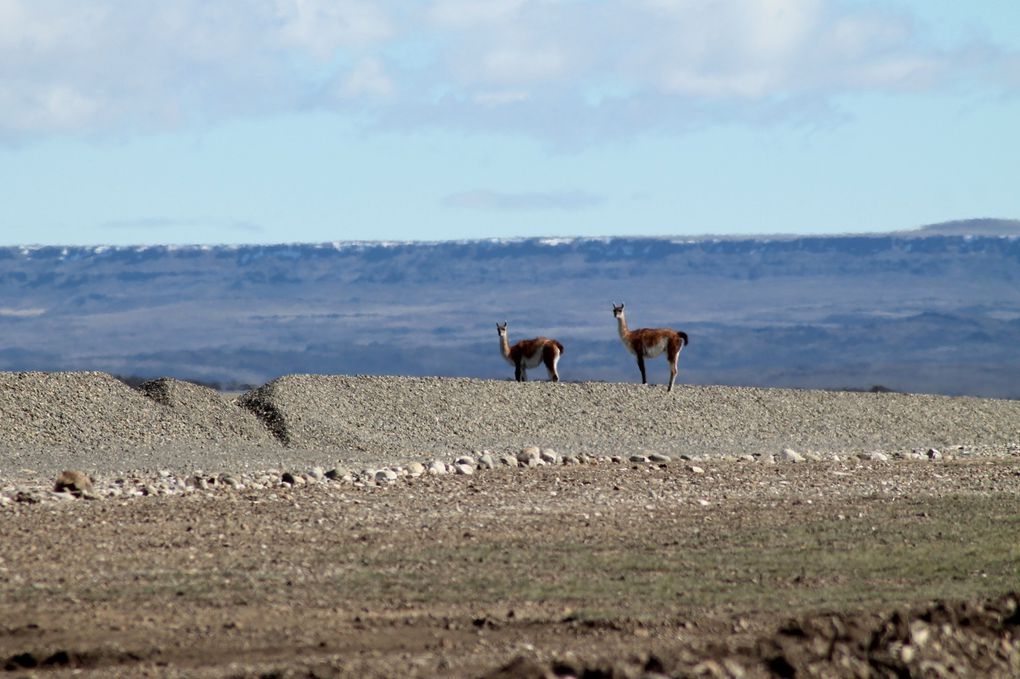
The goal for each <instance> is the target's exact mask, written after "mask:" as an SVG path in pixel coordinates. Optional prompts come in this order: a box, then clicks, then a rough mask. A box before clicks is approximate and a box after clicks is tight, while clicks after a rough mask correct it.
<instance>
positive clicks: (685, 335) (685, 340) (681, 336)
mask: <svg viewBox="0 0 1020 679" xmlns="http://www.w3.org/2000/svg"><path fill="white" fill-rule="evenodd" d="M676 334H678V335H680V339H681V340H683V343H684V346H685V347H686V346H687V345H688V344H690V343H691V341H690V340H689V339H687V333H686V332H683V331H677V333H676Z"/></svg>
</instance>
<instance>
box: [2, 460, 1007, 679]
mask: <svg viewBox="0 0 1020 679" xmlns="http://www.w3.org/2000/svg"><path fill="white" fill-rule="evenodd" d="M699 464H701V465H702V466H695V465H692V464H689V463H683V462H677V461H674V462H670V463H664V464H630V463H627V462H620V463H609V462H597V463H591V464H579V465H569V466H563V465H559V466H553V465H547V466H543V467H538V468H534V469H524V468H518V469H510V468H497V469H494V470H478V471H476V472H475V473H474V474H472V475H454V474H447V475H443V476H428V475H425V476H422V477H419V478H408V477H403V478H400V479H398V480H396V481H395V482H393V483H389V484H379V485H372V484H361V483H357V482H353V483H352V482H349V481H323V482H316V483H308V484H304V485H295V486H291V485H290V484H277V485H275V486H273V487H271V488H257V489H256V488H237V487H231V486H228V485H219V486H216V487H214V488H207V489H204V490H198V489H193V490H192V492H189V493H186V494H183V495H181V494H177V495H158V496H148V497H136V498H127V497H117V498H102V499H98V500H94V501H81V500H78V501H75V500H63V501H60V502H56V503H54V502H50V503H45V502H43V503H35V504H33V503H25V502H16V503H14V504H12V505H9V506H7V507H0V544H2V545H3V546H4V549H3V550H2V551H0V668H6V669H9V670H21V671H22V672H27V671H32V672H36V673H37V675H36V676H40V677H42V676H47V677H70V676H82V675H83V674H84V676H100V677H137V676H150V677H208V678H210V679H212V678H217V679H219V678H224V679H226V678H238V677H265V678H267V679H268V678H269V677H295V678H296V677H323V678H325V677H349V678H352V679H353V678H358V679H361V678H364V677H379V678H382V677H422V678H425V677H483V676H486V677H490V676H491V677H506V678H507V679H510V678H515V679H549V678H550V677H554V676H555V677H569V676H574V677H582V676H583V677H614V678H621V677H622V678H624V679H642V678H643V679H652V678H653V677H654V678H655V679H661V677H672V678H676V679H679V678H680V677H730V678H733V679H736V678H737V677H741V678H758V677H761V678H764V677H772V676H805V677H811V676H818V677H862V676H875V677H879V676H881V677H884V676H983V677H984V676H990V677H1012V676H1018V673H1020V611H1018V608H1017V599H1018V596H1017V595H1016V594H1010V592H1011V590H1015V588H1016V584H1017V581H1018V576H1020V573H1018V570H1017V568H1018V566H1017V564H1018V563H1020V461H1018V458H1017V457H1013V456H1009V457H1003V458H980V457H975V458H969V459H957V460H953V461H948V462H947V461H939V462H932V461H929V460H900V461H890V462H871V461H860V460H856V459H854V460H846V461H839V462H836V461H823V462H808V463H797V464H790V463H774V464H767V463H763V462H739V461H728V462H724V461H718V462H716V461H713V460H708V461H705V462H700V461H699ZM14 676H23V674H20V673H16V674H14Z"/></svg>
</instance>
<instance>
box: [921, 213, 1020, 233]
mask: <svg viewBox="0 0 1020 679" xmlns="http://www.w3.org/2000/svg"><path fill="white" fill-rule="evenodd" d="M917 232H918V233H921V234H923V235H926V236H936V235H937V236H1020V219H995V218H992V217H982V218H980V219H960V220H956V221H952V222H940V223H938V224H928V225H926V226H922V227H920V228H919V229H917ZM908 233H909V232H908Z"/></svg>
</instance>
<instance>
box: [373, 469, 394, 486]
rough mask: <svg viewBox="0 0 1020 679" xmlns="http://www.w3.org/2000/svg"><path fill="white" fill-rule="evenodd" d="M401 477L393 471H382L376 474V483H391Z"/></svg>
mask: <svg viewBox="0 0 1020 679" xmlns="http://www.w3.org/2000/svg"><path fill="white" fill-rule="evenodd" d="M398 476H399V475H398V474H397V473H396V472H395V471H393V470H392V469H380V470H379V471H377V472H376V473H375V481H376V483H391V482H393V481H396V480H397V477H398Z"/></svg>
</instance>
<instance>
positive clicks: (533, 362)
mask: <svg viewBox="0 0 1020 679" xmlns="http://www.w3.org/2000/svg"><path fill="white" fill-rule="evenodd" d="M540 365H542V352H541V351H538V352H536V353H534V354H532V355H531V356H525V357H524V366H525V367H526V368H537V367H538V366H540Z"/></svg>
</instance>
